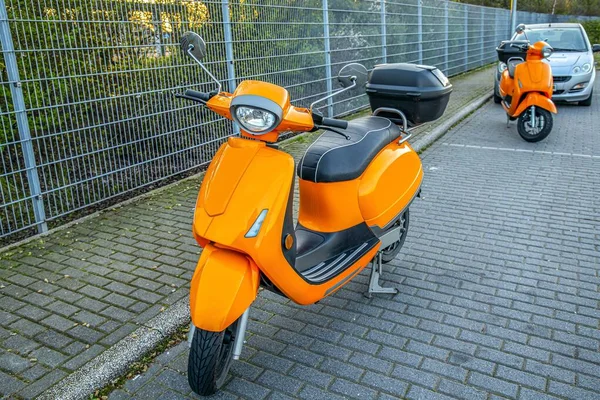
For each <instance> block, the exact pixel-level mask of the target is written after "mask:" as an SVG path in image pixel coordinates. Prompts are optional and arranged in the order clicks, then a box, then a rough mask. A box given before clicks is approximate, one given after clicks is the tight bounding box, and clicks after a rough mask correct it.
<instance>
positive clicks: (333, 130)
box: [318, 125, 352, 140]
mask: <svg viewBox="0 0 600 400" xmlns="http://www.w3.org/2000/svg"><path fill="white" fill-rule="evenodd" d="M318 128H319V129H323V130H324V131H330V132H333V133H337V134H338V135H342V136H343V137H345V138H346V140H351V139H352V138H351V137H350V136H348V135H346V134H345V133H344V132H340V131H338V130H336V129H333V128H330V127H329V126H322V125H319V127H318Z"/></svg>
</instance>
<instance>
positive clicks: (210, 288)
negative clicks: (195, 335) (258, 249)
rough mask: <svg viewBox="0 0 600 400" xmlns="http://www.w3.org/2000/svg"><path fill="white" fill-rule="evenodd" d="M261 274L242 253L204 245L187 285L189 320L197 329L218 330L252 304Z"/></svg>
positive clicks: (225, 326) (226, 325) (222, 328)
mask: <svg viewBox="0 0 600 400" xmlns="http://www.w3.org/2000/svg"><path fill="white" fill-rule="evenodd" d="M259 282H260V274H259V271H258V267H257V266H256V264H255V263H254V262H253V261H252V260H251V259H250V258H248V257H247V256H245V255H244V254H242V253H239V252H236V251H232V250H226V249H220V248H218V247H215V246H213V245H210V244H209V245H207V246H206V248H205V249H204V251H203V252H202V255H201V257H200V261H199V262H198V266H197V267H196V271H195V272H194V276H193V278H192V283H191V287H190V312H191V316H192V322H193V323H194V325H195V326H196V327H198V328H200V329H204V330H207V331H212V332H220V331H222V330H224V329H225V328H227V327H228V326H229V325H231V324H232V323H233V322H234V321H235V320H236V319H238V318H239V317H240V315H242V314H243V313H244V311H245V310H246V309H247V308H248V307H249V306H250V304H252V302H253V301H254V299H255V298H256V294H257V292H258V285H259Z"/></svg>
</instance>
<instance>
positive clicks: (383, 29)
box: [381, 0, 387, 64]
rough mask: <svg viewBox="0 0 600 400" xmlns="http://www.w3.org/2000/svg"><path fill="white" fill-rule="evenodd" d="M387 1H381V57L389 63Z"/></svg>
mask: <svg viewBox="0 0 600 400" xmlns="http://www.w3.org/2000/svg"><path fill="white" fill-rule="evenodd" d="M385 19H386V18H385V0H381V55H382V57H383V63H384V64H385V63H387V28H386V26H385Z"/></svg>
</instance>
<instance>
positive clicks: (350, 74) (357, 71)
mask: <svg viewBox="0 0 600 400" xmlns="http://www.w3.org/2000/svg"><path fill="white" fill-rule="evenodd" d="M368 75H369V73H368V71H367V69H366V68H365V66H364V65H362V64H359V63H351V64H347V65H345V66H344V67H343V68H342V69H340V72H339V73H338V82H339V83H340V85H341V86H342V87H343V88H348V87H351V86H356V87H358V88H363V87H365V85H366V84H367V78H368Z"/></svg>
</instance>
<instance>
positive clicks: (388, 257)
mask: <svg viewBox="0 0 600 400" xmlns="http://www.w3.org/2000/svg"><path fill="white" fill-rule="evenodd" d="M409 216H410V214H409V212H408V209H407V210H406V211H404V212H403V213H402V215H401V216H400V218H399V219H398V221H396V224H395V225H394V227H397V226H400V239H398V241H397V242H394V243H393V244H392V245H390V246H388V247H386V248H385V249H383V250H382V252H381V261H382V262H383V263H386V264H387V263H389V262H390V261H392V260H393V259H394V258H396V256H397V255H398V253H399V252H400V250H401V249H402V246H403V245H404V241H405V240H406V235H407V234H408V225H409V222H410V218H409Z"/></svg>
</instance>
